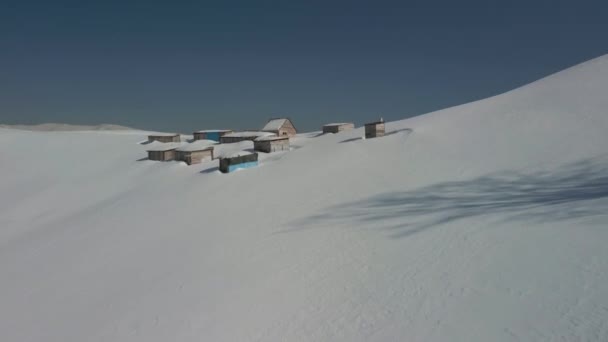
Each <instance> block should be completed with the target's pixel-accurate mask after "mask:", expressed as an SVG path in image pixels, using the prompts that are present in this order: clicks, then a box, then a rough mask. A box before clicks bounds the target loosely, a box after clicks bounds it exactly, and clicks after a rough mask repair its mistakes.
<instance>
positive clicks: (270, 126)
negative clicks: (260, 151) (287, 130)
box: [262, 118, 287, 131]
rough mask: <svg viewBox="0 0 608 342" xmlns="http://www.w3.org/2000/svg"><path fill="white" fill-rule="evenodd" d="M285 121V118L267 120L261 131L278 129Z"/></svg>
mask: <svg viewBox="0 0 608 342" xmlns="http://www.w3.org/2000/svg"><path fill="white" fill-rule="evenodd" d="M285 122H287V119H284V118H283V119H272V120H270V121H268V123H267V124H266V126H264V128H262V130H263V131H276V130H278V129H280V128H281V127H283V125H284V124H285Z"/></svg>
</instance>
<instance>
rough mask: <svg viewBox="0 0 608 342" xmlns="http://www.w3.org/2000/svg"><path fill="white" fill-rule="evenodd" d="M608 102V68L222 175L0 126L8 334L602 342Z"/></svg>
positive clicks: (113, 139)
mask: <svg viewBox="0 0 608 342" xmlns="http://www.w3.org/2000/svg"><path fill="white" fill-rule="evenodd" d="M606 89H608V56H604V57H601V58H598V59H595V60H592V61H589V62H587V63H584V64H581V65H578V66H576V67H574V68H571V69H568V70H565V71H563V72H561V73H558V74H555V75H552V76H550V77H548V78H545V79H542V80H539V81H537V82H534V83H532V84H530V85H527V86H525V87H522V88H519V89H516V90H513V91H510V92H508V93H505V94H501V95H498V96H495V97H492V98H488V99H485V100H481V101H477V102H474V103H469V104H465V105H461V106H457V107H454V108H448V109H445V110H441V111H438V112H434V113H430V114H427V115H423V116H419V117H415V118H412V119H408V120H402V121H397V122H387V123H386V131H387V136H385V137H381V138H373V139H366V140H363V139H361V136H362V135H363V130H362V129H361V128H358V129H354V130H351V131H346V132H343V133H341V134H339V135H321V136H318V137H316V136H315V135H313V134H306V135H298V137H297V138H296V139H294V141H293V142H292V145H293V146H294V150H293V151H289V152H278V153H273V154H260V165H259V167H256V168H251V169H248V170H247V171H246V172H235V173H230V174H221V173H220V172H219V171H217V166H218V163H219V161H217V160H214V161H211V162H205V163H202V164H198V165H196V166H190V167H185V166H184V165H183V163H177V162H175V163H171V162H169V163H159V162H154V161H149V160H142V157H144V156H145V153H144V152H143V149H145V148H146V145H144V146H142V145H140V144H139V143H138V142H140V141H142V140H143V139H144V138H145V135H146V134H147V133H146V132H136V131H126V132H125V131H121V132H115V133H114V132H86V133H84V132H26V131H20V130H13V129H3V128H0V174H1V175H2V177H0V227H1V228H2V229H0V279H1V281H0V303H1V305H0V340H2V341H50V342H53V341H61V342H65V341H146V342H150V341H152V342H153V341H518V340H523V341H536V340H543V341H559V340H563V341H606V340H608V286H606V284H607V283H608V249H607V248H606V241H608V229H606V228H607V227H608V214H607V213H608V176H607V175H608V135H606V131H607V129H608V112H607V111H606V108H608V97H607V96H606ZM150 145H151V144H150ZM150 145H147V146H150ZM252 145H253V143H252V142H251V141H247V142H242V143H236V144H221V145H217V146H216V149H217V150H218V152H221V153H229V152H230V151H232V152H238V151H242V150H250V149H251V147H252ZM90 151H95V157H94V158H88V159H86V160H78V159H76V158H77V157H78V156H83V155H87V156H90ZM34 156H35V157H34Z"/></svg>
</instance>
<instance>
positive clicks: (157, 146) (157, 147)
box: [146, 141, 183, 151]
mask: <svg viewBox="0 0 608 342" xmlns="http://www.w3.org/2000/svg"><path fill="white" fill-rule="evenodd" d="M182 145H183V144H182V143H161V142H158V141H155V142H153V143H151V144H149V145H148V146H147V147H146V151H169V150H175V149H177V148H179V147H181V146H182Z"/></svg>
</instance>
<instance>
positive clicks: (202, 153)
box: [175, 140, 214, 165]
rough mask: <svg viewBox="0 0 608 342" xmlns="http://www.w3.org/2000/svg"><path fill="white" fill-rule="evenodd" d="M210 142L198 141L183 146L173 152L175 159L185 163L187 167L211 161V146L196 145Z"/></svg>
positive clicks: (212, 148)
mask: <svg viewBox="0 0 608 342" xmlns="http://www.w3.org/2000/svg"><path fill="white" fill-rule="evenodd" d="M207 141H210V140H199V141H196V142H193V143H191V144H188V145H184V146H182V147H179V148H178V149H177V150H175V159H177V160H180V161H183V162H185V163H186V164H188V165H192V164H200V163H202V162H203V161H208V160H213V150H214V147H213V145H212V144H198V142H207Z"/></svg>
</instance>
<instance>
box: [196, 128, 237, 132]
mask: <svg viewBox="0 0 608 342" xmlns="http://www.w3.org/2000/svg"><path fill="white" fill-rule="evenodd" d="M223 132H232V130H231V129H203V130H200V131H196V132H194V133H223Z"/></svg>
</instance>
